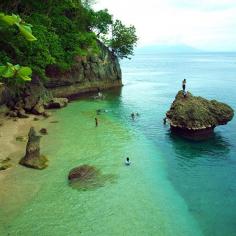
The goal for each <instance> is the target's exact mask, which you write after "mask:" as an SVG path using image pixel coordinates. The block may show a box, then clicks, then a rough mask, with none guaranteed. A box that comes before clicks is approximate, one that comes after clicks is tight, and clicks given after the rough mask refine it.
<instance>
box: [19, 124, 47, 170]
mask: <svg viewBox="0 0 236 236" xmlns="http://www.w3.org/2000/svg"><path fill="white" fill-rule="evenodd" d="M40 138H41V136H39V135H37V133H36V131H35V130H34V128H33V127H31V128H30V131H29V134H28V143H27V146H26V153H25V156H24V157H23V158H22V159H21V160H20V162H19V163H20V164H21V165H24V166H26V167H30V168H34V169H44V168H46V167H47V162H48V160H47V158H46V157H45V156H43V155H40Z"/></svg>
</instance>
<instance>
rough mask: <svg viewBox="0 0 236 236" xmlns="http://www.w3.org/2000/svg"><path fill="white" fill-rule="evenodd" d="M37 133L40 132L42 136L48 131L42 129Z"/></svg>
mask: <svg viewBox="0 0 236 236" xmlns="http://www.w3.org/2000/svg"><path fill="white" fill-rule="evenodd" d="M39 132H40V134H43V135H46V134H48V131H47V129H45V128H42V129H41V130H40V131H39Z"/></svg>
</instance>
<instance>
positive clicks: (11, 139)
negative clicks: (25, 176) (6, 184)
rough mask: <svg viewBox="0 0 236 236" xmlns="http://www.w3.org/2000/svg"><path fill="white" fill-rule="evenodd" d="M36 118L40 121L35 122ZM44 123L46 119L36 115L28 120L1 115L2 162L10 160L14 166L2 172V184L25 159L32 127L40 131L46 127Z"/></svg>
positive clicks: (0, 174) (0, 154)
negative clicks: (21, 160) (20, 161)
mask: <svg viewBox="0 0 236 236" xmlns="http://www.w3.org/2000/svg"><path fill="white" fill-rule="evenodd" d="M35 117H37V118H38V120H34V118H35ZM49 119H50V118H49ZM42 122H44V124H45V118H42V117H39V116H34V115H29V118H26V119H14V118H9V117H6V116H5V115H4V114H0V124H1V126H0V147H1V151H0V160H5V159H6V158H10V161H9V163H10V164H11V165H12V167H10V168H9V169H7V170H3V171H0V182H1V181H2V180H3V178H4V177H6V176H7V175H8V174H10V173H11V172H12V171H14V168H15V167H16V166H17V165H18V162H19V160H20V159H21V158H22V157H23V155H24V153H25V147H26V144H27V140H28V132H29V129H30V127H32V126H33V127H35V128H36V130H39V129H40V128H42V127H45V125H43V124H42Z"/></svg>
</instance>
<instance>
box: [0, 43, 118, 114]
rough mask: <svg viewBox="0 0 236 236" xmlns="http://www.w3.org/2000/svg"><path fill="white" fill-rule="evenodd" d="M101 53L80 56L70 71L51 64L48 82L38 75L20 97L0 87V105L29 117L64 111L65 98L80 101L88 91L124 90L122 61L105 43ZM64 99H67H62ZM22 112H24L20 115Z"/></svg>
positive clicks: (48, 70)
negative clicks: (61, 69) (118, 88)
mask: <svg viewBox="0 0 236 236" xmlns="http://www.w3.org/2000/svg"><path fill="white" fill-rule="evenodd" d="M98 46H99V49H100V50H99V53H97V54H91V55H89V56H86V57H85V56H84V57H83V56H77V57H76V58H75V65H74V66H73V68H72V69H70V70H69V71H66V72H62V71H60V70H59V69H58V68H57V67H56V66H54V65H51V66H48V68H47V69H46V75H47V77H48V78H49V79H48V80H47V81H43V80H41V79H40V78H39V77H37V76H34V77H33V80H32V81H31V82H30V83H28V84H26V87H25V89H24V90H22V94H21V96H20V98H19V97H18V98H14V96H13V95H12V94H11V92H9V89H6V88H5V87H4V86H3V85H1V84H0V105H2V104H7V106H8V107H9V108H10V110H12V111H13V112H14V113H13V116H19V117H25V118H26V117H27V115H25V112H26V113H32V114H35V115H44V114H45V111H44V109H45V108H46V109H47V108H49V109H51V108H61V107H64V106H66V105H67V102H68V101H67V100H63V99H64V98H69V99H71V98H76V97H78V96H79V95H80V94H82V93H85V92H95V91H98V89H99V90H103V89H109V88H114V87H121V86H122V81H121V77H122V75H121V69H120V64H119V61H118V58H117V57H116V56H114V55H113V53H111V52H110V50H109V49H108V48H107V47H105V46H104V45H103V44H102V43H100V42H98ZM58 98H63V99H58ZM19 111H20V112H19Z"/></svg>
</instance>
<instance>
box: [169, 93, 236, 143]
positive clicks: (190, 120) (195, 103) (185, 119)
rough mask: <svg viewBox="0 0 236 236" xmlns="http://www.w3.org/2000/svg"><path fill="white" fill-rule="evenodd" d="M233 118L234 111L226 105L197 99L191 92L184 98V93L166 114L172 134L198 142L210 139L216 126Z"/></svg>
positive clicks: (177, 96) (176, 98)
mask: <svg viewBox="0 0 236 236" xmlns="http://www.w3.org/2000/svg"><path fill="white" fill-rule="evenodd" d="M233 116H234V111H233V109H232V108H231V107H230V106H228V105H227V104H225V103H221V102H218V101H216V100H211V101H209V100H207V99H204V98H202V97H195V96H193V95H192V94H191V93H189V92H188V93H187V96H186V97H184V96H183V92H182V91H179V92H178V94H177V95H176V97H175V100H174V102H173V103H172V105H171V108H170V110H169V111H168V112H167V113H166V117H167V118H168V120H169V122H170V126H171V131H172V132H174V133H176V134H179V135H181V136H183V137H186V138H190V139H197V140H198V139H205V138H208V137H209V136H210V135H212V133H213V131H214V128H215V127H216V126H218V125H225V124H227V123H228V122H229V121H230V120H232V118H233Z"/></svg>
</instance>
